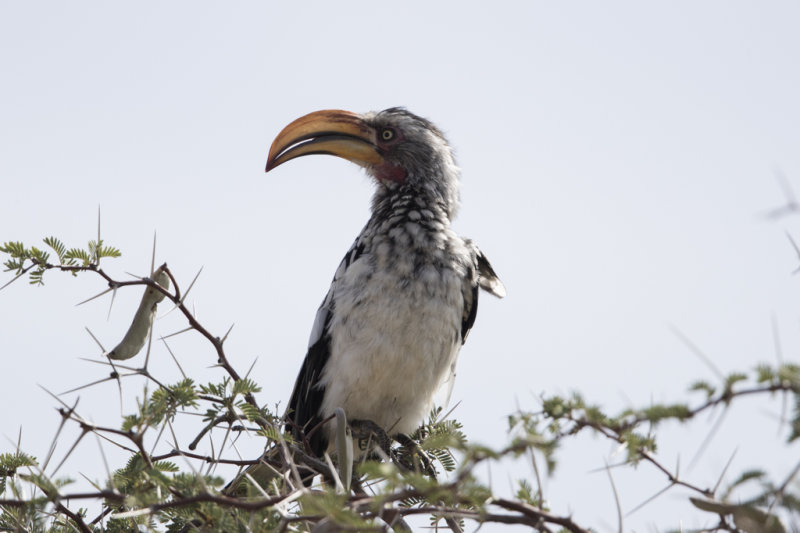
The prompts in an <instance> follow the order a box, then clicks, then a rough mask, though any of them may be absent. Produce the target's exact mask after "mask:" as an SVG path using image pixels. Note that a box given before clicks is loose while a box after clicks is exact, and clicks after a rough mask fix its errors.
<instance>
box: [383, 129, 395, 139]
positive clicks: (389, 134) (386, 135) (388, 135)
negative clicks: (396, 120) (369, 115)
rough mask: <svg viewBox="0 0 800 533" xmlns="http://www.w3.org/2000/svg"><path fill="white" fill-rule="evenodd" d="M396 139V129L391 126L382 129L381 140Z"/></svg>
mask: <svg viewBox="0 0 800 533" xmlns="http://www.w3.org/2000/svg"><path fill="white" fill-rule="evenodd" d="M392 139H394V130H393V129H390V128H384V129H382V130H381V140H382V141H384V142H387V141H391V140H392Z"/></svg>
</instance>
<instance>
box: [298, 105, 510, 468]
mask: <svg viewBox="0 0 800 533" xmlns="http://www.w3.org/2000/svg"><path fill="white" fill-rule="evenodd" d="M363 120H364V122H365V123H366V124H368V125H369V126H370V127H372V128H373V129H374V130H375V131H379V132H380V131H385V130H384V129H385V128H391V129H392V131H393V132H396V133H395V136H396V137H397V138H396V140H395V142H394V143H390V144H389V145H388V146H382V145H381V144H380V142H378V143H377V144H378V147H379V148H381V149H382V150H383V151H382V154H383V156H384V158H385V161H386V163H385V165H384V164H382V165H381V166H366V170H367V172H368V173H369V174H371V175H372V176H373V177H375V180H376V182H377V190H376V192H375V196H374V198H373V203H372V216H371V217H370V219H369V221H368V222H367V224H366V226H365V227H364V229H363V230H362V232H361V234H360V235H359V236H358V237H357V238H356V240H355V242H354V243H353V246H352V247H351V249H350V250H349V251H348V252H347V254H346V255H345V257H344V259H343V260H342V262H341V264H340V265H339V268H338V269H337V271H336V274H335V276H334V279H333V282H332V284H331V288H330V290H329V292H328V294H327V296H326V297H325V300H324V301H323V303H322V305H321V306H320V308H319V310H318V312H317V316H316V321H315V323H314V326H313V328H312V333H311V337H310V340H309V348H308V353H307V355H306V359H305V361H304V363H303V367H302V369H301V371H300V374H299V376H298V378H297V382H296V384H295V388H294V391H293V393H292V397H291V400H290V403H289V416H290V418H291V420H292V422H293V424H292V425H293V426H294V428H295V429H297V428H303V429H304V430H305V431H306V432H308V431H310V430H311V429H312V428H314V427H315V426H317V425H318V424H319V423H320V422H321V421H322V420H324V419H325V418H327V417H328V416H330V415H331V414H332V413H333V411H334V409H336V408H337V407H342V408H343V409H344V410H345V412H346V413H347V416H348V419H349V420H355V419H360V420H370V421H372V422H375V423H376V424H377V425H379V426H380V427H381V428H383V429H384V430H385V431H386V432H387V433H388V434H390V435H393V434H398V433H410V432H412V431H414V430H415V429H416V428H417V427H418V426H419V424H420V423H421V422H422V420H423V419H424V417H425V416H426V415H427V414H428V412H429V411H430V409H431V407H432V404H433V401H434V397H435V395H436V393H437V391H438V390H439V389H440V388H443V387H444V388H445V389H446V390H447V394H446V396H449V390H450V388H451V387H452V383H453V378H454V375H455V365H456V359H457V357H458V352H459V350H460V349H461V345H462V344H463V342H464V341H465V340H466V337H467V334H468V332H469V330H470V328H471V327H472V325H473V323H474V320H475V314H476V311H477V305H478V288H483V289H485V290H487V291H489V292H491V293H493V294H495V295H496V296H499V297H502V296H504V294H505V289H504V288H503V286H502V283H501V282H500V280H499V279H498V278H497V276H496V274H495V273H494V271H493V270H492V268H491V266H490V265H489V262H488V261H487V260H486V258H485V257H484V256H483V254H482V253H481V252H480V250H478V248H477V246H475V245H474V244H473V243H472V242H471V241H469V240H467V239H463V238H461V237H459V236H458V235H456V234H455V233H454V232H453V231H452V230H451V228H450V221H451V219H452V218H453V216H455V213H456V211H457V209H458V178H459V171H458V168H457V167H456V165H455V162H454V159H453V155H452V152H451V150H450V147H449V146H448V144H447V142H446V140H445V139H444V136H443V135H442V134H441V133H440V132H439V130H438V129H436V128H435V127H434V126H433V125H432V124H431V123H430V122H428V121H427V120H424V119H421V118H420V117H417V116H416V115H413V114H411V113H409V112H407V111H405V110H403V109H398V108H393V109H389V110H386V111H382V112H379V113H368V114H366V115H363ZM387 169H388V170H387ZM398 169H401V173H402V179H398V178H397V176H398V175H399V174H398ZM329 431H330V429H329V428H324V429H322V430H318V431H315V432H314V433H313V435H312V438H311V445H312V449H313V451H314V452H315V453H318V454H321V453H322V452H323V451H325V450H326V449H327V448H328V443H329V442H330V440H331V439H330V435H329Z"/></svg>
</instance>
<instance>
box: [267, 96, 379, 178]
mask: <svg viewBox="0 0 800 533" xmlns="http://www.w3.org/2000/svg"><path fill="white" fill-rule="evenodd" d="M375 141H376V133H375V130H374V129H373V128H372V127H370V126H369V125H367V123H366V122H364V119H363V118H362V117H361V115H358V114H356V113H351V112H350V111H341V110H338V109H326V110H324V111H315V112H313V113H309V114H308V115H305V116H303V117H300V118H298V119H297V120H295V121H294V122H292V123H291V124H289V125H288V126H286V127H285V128H283V130H282V131H281V132H280V133H279V134H278V136H277V137H275V140H274V141H272V146H271V147H270V149H269V156H268V157H267V169H266V171H267V172H269V171H270V170H272V169H273V168H275V167H277V166H278V165H281V164H283V163H285V162H287V161H289V160H291V159H294V158H296V157H300V156H304V155H311V154H328V155H335V156H337V157H341V158H344V159H347V160H348V161H352V162H353V163H356V164H357V165H360V166H362V167H368V166H371V165H379V164H381V163H382V162H383V156H381V154H380V152H379V151H378V147H377V146H376V144H375Z"/></svg>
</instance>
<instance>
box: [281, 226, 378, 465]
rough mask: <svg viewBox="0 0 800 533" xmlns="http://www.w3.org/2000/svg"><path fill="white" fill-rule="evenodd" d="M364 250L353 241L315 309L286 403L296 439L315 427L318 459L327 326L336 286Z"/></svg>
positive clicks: (322, 441) (322, 440)
mask: <svg viewBox="0 0 800 533" xmlns="http://www.w3.org/2000/svg"><path fill="white" fill-rule="evenodd" d="M363 251H364V245H363V244H359V243H358V240H356V242H355V243H353V246H352V247H351V248H350V250H349V251H348V252H347V254H345V256H344V259H342V262H341V263H340V264H339V268H338V269H337V270H336V274H335V275H334V277H333V282H332V283H331V288H330V289H329V290H328V294H327V295H326V296H325V300H323V301H322V305H320V306H319V310H317V317H316V319H315V320H314V326H313V327H312V328H311V338H310V339H309V342H308V352H307V353H306V358H305V359H304V360H303V366H302V367H301V368H300V373H299V374H298V375H297V380H296V381H295V384H294V390H293V391H292V397H291V399H290V400H289V410H288V413H287V417H288V418H289V420H290V421H291V423H290V424H289V426H291V427H290V429H291V430H292V433H293V434H294V435H295V437H296V438H300V437H301V436H302V435H305V434H307V433H309V432H311V431H313V430H314V428H316V431H314V432H313V434H312V435H311V437H310V438H309V444H310V446H311V451H312V452H313V453H314V454H316V455H317V456H322V454H323V453H324V452H325V450H326V449H327V447H328V438H327V435H326V432H325V431H322V428H321V427H318V426H319V424H320V423H321V422H322V417H321V415H320V410H321V409H322V399H323V398H324V396H325V387H323V386H322V385H321V384H320V379H321V377H322V371H323V369H324V368H325V365H326V364H327V362H328V359H329V358H330V354H331V334H330V323H331V318H332V317H333V313H334V312H335V307H334V295H335V291H336V285H337V281H338V280H339V279H340V278H341V277H342V275H343V274H344V272H345V271H346V270H347V268H348V267H349V266H350V265H351V264H352V263H353V262H354V261H355V260H356V259H358V257H359V256H360V255H361V253H362V252H363Z"/></svg>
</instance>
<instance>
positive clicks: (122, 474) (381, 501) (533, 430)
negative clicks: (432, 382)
mask: <svg viewBox="0 0 800 533" xmlns="http://www.w3.org/2000/svg"><path fill="white" fill-rule="evenodd" d="M44 243H45V245H46V250H47V251H45V250H41V249H38V248H36V247H26V246H25V245H24V244H23V243H21V242H16V241H11V242H6V243H5V244H4V245H3V246H2V247H0V253H4V254H6V256H7V259H6V261H5V262H4V265H5V267H6V269H7V270H8V271H11V272H14V273H15V275H17V276H18V277H19V276H22V275H24V274H26V273H27V274H28V275H29V278H30V281H31V283H34V284H41V283H42V276H43V274H44V272H45V271H46V270H49V269H59V270H62V271H67V272H71V273H72V274H77V273H78V272H83V271H95V272H96V273H98V274H100V275H102V276H103V277H104V280H103V281H104V282H109V280H110V279H111V278H110V277H109V276H107V274H106V273H105V272H103V271H101V270H100V269H99V263H100V260H101V259H102V258H105V257H119V255H120V252H119V250H118V249H116V248H114V247H111V246H107V245H105V244H104V243H103V241H101V240H98V241H90V242H89V243H88V246H87V247H86V248H85V249H81V248H68V247H67V246H66V245H64V243H63V242H61V241H60V240H59V239H57V238H55V237H47V238H45V239H44ZM51 257H52V258H53V259H52V260H53V261H56V262H57V263H56V264H50V263H48V261H50V260H51ZM173 279H174V278H173ZM111 283H112V285H113V283H119V282H116V281H114V282H111ZM117 286H119V285H117ZM181 305H182V303H181V304H180V305H179V308H180V306H181ZM181 310H182V312H186V309H185V308H182V309H181ZM186 315H187V317H188V316H190V315H189V314H188V312H186ZM190 323H191V324H192V327H194V328H195V329H200V328H199V327H198V326H197V325H196V322H192V321H190ZM202 332H204V333H207V332H205V330H202ZM209 338H210V337H209ZM217 348H218V347H217V346H215V357H218V358H219V361H220V363H223V362H224V363H225V364H220V366H219V367H218V368H225V375H222V376H220V377H219V378H218V379H217V380H216V381H215V382H211V383H207V384H199V385H198V384H195V382H194V380H192V379H191V378H183V379H181V380H179V381H177V382H176V383H174V384H172V385H162V384H161V383H162V381H156V379H155V378H153V377H152V375H150V374H149V371H147V369H144V370H143V371H140V372H139V374H140V375H141V376H143V377H144V378H146V379H147V380H148V381H147V383H148V387H146V388H145V389H144V394H143V396H142V398H141V400H140V401H139V404H138V406H137V409H136V410H135V412H133V413H130V414H128V415H127V416H125V417H124V418H123V421H122V426H121V427H122V429H121V430H117V429H115V428H104V427H94V426H91V425H89V424H88V423H86V422H85V420H87V419H91V418H82V417H78V416H77V415H75V416H74V417H73V416H71V411H70V412H69V413H67V412H66V411H65V412H62V415H63V416H64V417H65V422H69V423H79V424H80V425H81V428H82V430H83V431H86V432H88V431H92V432H94V433H96V434H97V435H99V436H101V437H103V438H105V439H109V440H114V441H115V442H117V444H120V443H121V444H120V445H121V446H124V447H125V449H128V450H133V451H131V453H130V455H129V456H128V460H127V462H126V464H125V465H124V466H123V467H122V468H118V469H117V470H115V471H114V473H113V474H112V475H110V476H109V479H107V480H105V481H103V482H101V486H97V487H96V489H97V493H96V495H95V500H96V502H97V503H100V504H102V506H103V511H102V515H101V516H99V517H98V519H97V520H98V521H99V522H96V523H95V524H92V525H91V526H86V525H85V524H84V523H83V522H84V519H85V521H86V523H89V522H91V520H90V518H91V517H87V512H86V510H85V509H81V508H79V509H78V510H77V511H74V512H73V511H70V512H67V509H68V508H71V507H69V506H70V505H71V504H72V503H73V502H71V501H70V498H69V494H67V491H68V490H69V489H68V488H66V487H69V485H70V484H71V483H72V481H71V480H70V479H69V478H66V477H63V478H51V477H48V476H47V475H45V474H44V473H43V472H41V471H39V467H38V465H37V462H36V459H35V458H33V457H32V456H30V455H27V454H25V453H24V452H21V451H14V452H12V453H3V454H0V495H2V499H3V501H5V502H6V503H5V504H3V503H0V531H6V530H8V531H21V530H25V531H35V532H41V531H48V532H52V533H61V532H65V533H66V532H67V531H70V532H72V531H76V530H83V531H85V530H86V529H87V528H88V529H89V530H92V529H93V530H94V531H98V532H99V531H101V530H102V531H105V532H117V531H118V532H123V531H126V532H127V531H132V530H136V529H141V530H166V531H169V532H178V531H183V530H186V529H197V528H202V529H204V530H208V531H236V532H238V531H241V532H245V531H262V530H263V531H271V530H286V531H310V530H312V529H315V528H319V529H320V530H325V528H328V529H331V530H341V529H345V530H377V529H383V528H384V527H385V526H384V522H383V521H384V520H387V521H391V520H394V519H395V518H397V517H401V516H406V515H410V514H416V513H418V512H423V511H424V512H425V513H427V514H428V515H429V522H430V524H431V526H432V527H446V526H451V525H452V524H453V523H454V522H457V523H460V524H461V527H462V529H463V527H464V524H465V517H468V519H469V521H474V522H477V523H480V522H483V521H492V520H493V519H494V518H493V517H496V516H498V515H497V514H496V511H497V510H498V508H499V509H501V510H502V513H503V517H504V518H503V520H509V517H511V519H513V520H515V521H516V523H518V524H522V525H526V526H528V527H530V528H531V529H534V530H539V531H556V530H559V528H562V529H561V530H562V531H571V532H580V533H584V532H586V531H588V530H587V529H586V528H582V527H580V526H579V525H577V524H576V523H575V522H573V521H572V520H571V519H570V518H569V517H556V518H557V520H555V521H554V519H553V517H552V516H551V515H549V514H547V513H549V512H550V510H549V508H548V504H547V503H546V501H545V499H544V496H543V494H542V487H541V486H540V485H539V479H538V476H539V473H538V466H537V465H538V464H539V463H540V462H541V460H542V459H543V460H544V463H545V465H546V473H547V474H553V473H554V472H555V469H556V466H557V462H556V459H557V457H556V456H557V454H558V453H560V452H561V451H562V450H563V449H564V448H565V447H566V446H568V444H569V442H570V440H571V439H573V438H574V437H575V436H577V435H580V434H589V435H592V436H595V437H599V438H600V439H602V440H606V441H610V442H611V443H613V444H614V447H615V448H624V449H625V450H626V453H627V455H626V458H625V461H624V462H625V464H627V465H628V466H635V465H640V469H641V466H642V465H650V466H651V467H652V468H653V470H654V471H655V472H656V473H657V474H660V475H665V477H666V479H665V482H666V483H668V484H669V486H674V485H676V484H678V479H679V478H678V474H679V473H678V472H677V471H675V472H671V471H670V470H669V469H668V468H667V467H666V466H664V465H663V464H661V463H659V462H658V460H659V459H658V453H657V452H658V433H657V430H659V429H663V426H664V425H666V424H668V423H669V422H675V423H687V422H689V421H692V420H695V419H696V418H697V416H698V415H700V414H702V413H705V412H707V411H709V410H711V409H713V408H715V407H717V406H722V407H724V408H732V406H733V404H734V403H736V402H739V401H741V399H742V398H744V397H751V396H752V395H754V394H765V395H769V396H776V395H781V396H783V397H786V399H787V400H788V401H791V402H792V405H793V413H792V416H791V419H790V420H789V424H788V426H789V429H788V431H787V434H788V440H789V441H790V442H791V441H793V440H796V439H797V438H798V437H800V366H798V365H795V364H790V363H784V364H780V365H776V366H772V365H767V364H762V365H759V366H757V367H756V368H755V369H754V370H753V371H752V372H747V373H743V372H736V373H732V374H730V375H729V376H727V377H725V378H723V379H721V380H720V382H719V383H714V384H711V383H709V382H706V381H697V382H695V383H694V384H693V385H692V386H691V387H690V390H691V391H697V392H700V393H701V394H700V395H692V398H693V400H692V401H686V402H683V401H678V402H673V403H656V404H650V405H647V406H645V407H639V408H636V407H630V408H627V409H623V410H621V411H619V412H616V413H614V412H610V410H608V409H606V408H604V407H603V406H601V405H598V404H593V403H590V402H588V401H587V400H585V399H584V397H583V396H582V395H581V394H579V393H572V394H569V395H547V396H544V397H542V398H541V407H540V408H539V409H538V410H526V409H520V410H519V411H518V412H516V413H513V414H511V415H510V416H509V417H508V428H509V436H508V442H507V444H506V445H505V446H502V447H499V448H490V447H487V446H483V445H480V444H477V443H472V442H470V441H469V440H468V439H467V437H466V435H465V434H464V432H463V428H462V426H461V424H460V423H459V422H458V421H456V420H453V419H450V418H447V419H444V418H443V411H442V410H441V408H437V409H435V410H433V411H432V412H431V413H430V416H429V417H428V420H426V422H425V423H424V424H423V425H422V426H421V427H420V428H419V429H418V430H417V431H416V432H415V433H414V434H412V435H411V436H410V440H408V441H405V440H404V441H403V442H402V444H401V443H395V444H393V445H392V446H391V449H390V450H389V457H388V458H387V457H386V456H384V455H380V454H377V453H376V454H375V455H374V456H370V457H369V458H368V460H360V461H358V462H357V465H356V468H355V471H356V479H355V482H354V484H353V486H355V487H356V492H353V493H344V492H342V491H341V490H337V487H336V486H335V485H334V483H332V482H331V481H330V480H331V479H332V476H333V474H331V473H330V472H329V471H328V466H327V463H326V462H325V461H321V460H318V459H317V458H314V457H309V454H308V450H307V449H306V448H305V445H306V443H307V440H304V439H299V438H298V439H294V438H293V437H292V435H290V434H288V433H286V434H285V433H283V431H285V428H284V420H283V419H282V417H280V416H279V415H277V414H276V413H277V412H278V409H277V408H276V409H274V410H270V409H269V408H267V407H262V406H260V405H259V404H258V403H257V402H256V401H255V399H254V398H255V395H257V394H258V393H260V392H261V390H262V389H261V387H260V386H259V385H258V383H256V382H255V381H254V380H253V379H251V378H249V377H245V378H240V377H239V376H238V375H237V374H236V372H233V371H230V370H228V369H229V368H230V366H226V365H228V362H227V361H225V357H224V355H221V354H222V352H221V351H220V352H217V351H216V350H217ZM115 372H116V371H115ZM117 376H119V375H118V374H117ZM163 382H164V383H169V380H163ZM152 383H155V384H156V385H157V386H155V387H154V386H153V385H152ZM153 387H154V388H153ZM150 389H152V390H151V391H150ZM698 398H699V399H698ZM65 413H66V414H65ZM176 420H178V421H179V422H182V423H183V422H185V423H188V422H191V421H194V422H195V424H196V426H193V427H196V429H197V431H196V434H195V435H194V439H193V440H191V442H188V443H187V441H188V440H189V439H185V438H184V437H185V435H174V433H173V431H174V427H173V426H172V423H173V422H175V421H176ZM187 421H188V422H187ZM168 424H169V425H168ZM218 426H220V429H224V431H217V432H212V430H214V429H215V428H217V427H218ZM306 429H307V430H309V428H306ZM317 430H318V428H317ZM310 431H314V429H310ZM245 432H249V433H250V437H251V438H259V439H263V443H264V449H265V450H266V452H265V453H264V455H263V457H260V458H250V459H252V461H242V460H241V458H240V457H238V455H237V456H235V457H234V460H231V458H230V454H231V450H232V449H234V446H232V445H231V441H234V442H235V439H236V438H238V437H239V436H241V435H242V434H243V433H245ZM164 434H166V435H170V436H171V437H170V439H171V438H172V437H174V438H175V439H177V440H178V441H179V442H172V441H171V440H170V445H169V446H170V447H169V448H167V451H166V452H164V453H162V454H161V455H155V453H156V452H155V451H152V450H154V449H155V448H156V446H154V445H153V444H152V443H153V442H155V443H158V442H159V440H160V439H162V435H164ZM215 436H216V437H217V439H216V440H215V439H214V437H215ZM220 436H221V437H220ZM306 437H308V434H306ZM206 438H207V440H208V441H210V442H211V443H212V447H213V452H212V455H210V456H204V455H201V454H192V453H189V451H190V450H194V449H195V446H196V445H197V443H198V442H199V441H200V440H201V439H204V441H205V439H206ZM259 442H261V441H259ZM278 442H280V445H277V444H276V443H278ZM161 445H162V448H163V441H162V443H161ZM217 445H219V446H218V447H215V446H217ZM173 446H174V448H175V449H173V448H172V447H173ZM284 452H288V454H286V453H284ZM68 453H71V451H70V452H68ZM513 459H516V460H525V461H531V462H532V463H533V468H532V469H531V468H529V469H527V470H526V472H527V475H525V476H523V477H522V478H521V479H519V480H517V481H516V492H515V494H514V496H513V501H512V502H511V505H510V506H506V507H503V506H502V505H501V504H500V503H499V500H500V498H498V497H496V495H494V494H493V492H492V490H491V488H490V487H487V486H486V485H485V484H483V483H481V482H480V481H479V480H478V479H477V478H476V476H475V475H474V472H475V471H476V469H477V468H478V467H479V465H481V464H484V463H489V464H492V463H494V462H497V461H501V460H513ZM223 462H229V463H230V462H233V463H234V464H241V465H242V467H247V466H248V465H251V467H250V468H248V469H247V470H246V471H247V474H248V475H249V476H250V477H249V478H246V479H248V480H249V479H255V481H256V483H255V484H249V486H246V487H245V488H246V490H245V491H244V492H241V493H240V492H239V491H238V490H233V489H238V485H237V484H236V483H232V485H231V487H232V489H230V490H229V489H226V488H225V487H226V483H225V477H227V476H225V477H222V476H219V475H215V474H214V468H216V467H217V466H219V464H221V463H223ZM42 468H44V467H42ZM532 470H535V477H534V475H533V474H531V472H530V471H532ZM313 473H318V474H322V476H319V475H318V476H316V477H315V476H314V474H313ZM796 475H797V472H794V474H791V477H790V478H789V479H784V480H777V481H776V480H773V479H771V478H770V476H769V475H767V473H765V472H764V471H761V470H759V469H749V470H745V471H742V472H740V473H739V474H738V475H734V476H733V477H734V479H733V481H732V482H730V483H728V484H727V485H725V486H724V488H716V489H714V491H713V494H712V491H708V490H706V489H704V488H699V487H698V486H694V485H692V484H691V483H690V482H686V481H684V480H683V479H681V480H680V481H681V484H682V486H683V487H684V488H685V489H686V490H688V491H690V493H693V494H694V495H695V496H702V497H697V498H693V499H692V500H691V505H693V506H694V507H695V508H696V510H695V513H702V514H707V515H708V516H711V517H715V518H716V520H718V523H712V525H711V526H709V527H708V528H707V530H708V531H715V530H728V531H732V530H733V529H732V528H733V527H734V526H733V525H731V524H734V525H735V526H736V527H738V528H739V530H740V531H745V532H751V531H759V532H762V531H763V532H768V533H783V532H784V531H785V529H784V528H783V526H782V524H781V522H780V521H779V520H778V516H784V515H782V514H781V513H792V512H800V493H798V491H797V488H798V487H797V485H796V480H795V481H794V483H790V481H792V479H793V478H794V477H795V476H796ZM312 479H314V480H317V481H316V483H315V484H313V485H311V486H310V487H307V486H306V485H307V484H308V483H309V482H310V481H311V480H312ZM321 479H324V481H319V480H321ZM248 483H249V481H248ZM720 485H722V483H720ZM23 489H25V490H23ZM745 489H746V491H747V492H745ZM31 494H32V495H31ZM743 494H745V495H747V497H744V496H743ZM549 496H552V495H549ZM711 496H713V497H711ZM9 501H10V502H12V503H11V504H9V503H8V502H9ZM569 503H570V504H575V502H569ZM687 505H688V504H687ZM515 509H517V510H519V509H522V511H519V512H516V513H515V512H514V510H515ZM493 513H495V514H493ZM537 513H538V514H537ZM443 520H444V521H446V522H447V524H446V526H445V524H443V523H442V521H443ZM396 526H398V524H396V523H395V524H392V527H395V529H400V528H399V527H396Z"/></svg>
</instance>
